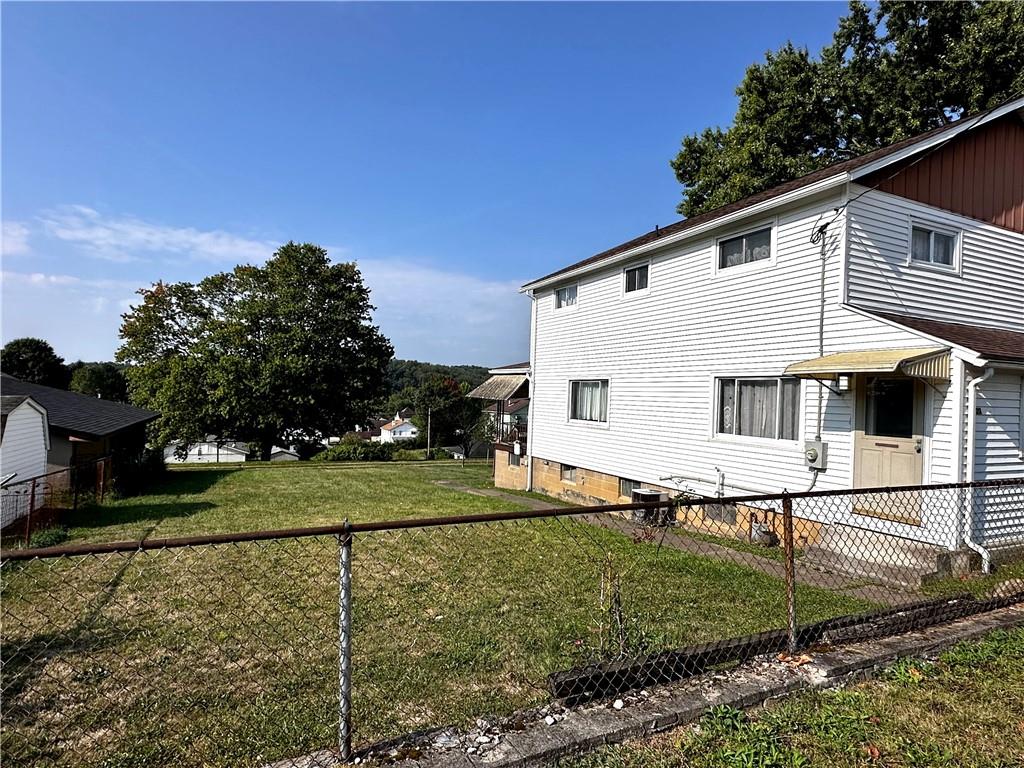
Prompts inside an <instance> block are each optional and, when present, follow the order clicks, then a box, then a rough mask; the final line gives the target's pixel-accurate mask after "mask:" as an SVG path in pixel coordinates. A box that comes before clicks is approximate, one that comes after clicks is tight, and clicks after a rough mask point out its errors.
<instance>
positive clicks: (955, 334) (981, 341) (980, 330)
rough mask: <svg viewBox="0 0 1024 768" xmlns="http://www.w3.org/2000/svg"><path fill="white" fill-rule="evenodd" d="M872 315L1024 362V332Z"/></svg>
mask: <svg viewBox="0 0 1024 768" xmlns="http://www.w3.org/2000/svg"><path fill="white" fill-rule="evenodd" d="M871 314H873V315H875V316H877V317H880V318H882V319H883V320H888V321H889V322H892V323H897V324H899V325H902V326H904V327H905V328H909V329H910V330H912V331H920V332H921V333H926V334H928V335H929V336H934V337H935V338H938V339H942V340H944V341H948V342H949V343H950V344H955V345H956V346H958V347H966V348H967V349H970V350H973V351H975V352H977V353H978V355H980V356H981V357H984V358H985V359H986V360H998V361H1005V362H1024V333H1020V332H1019V331H1008V330H1005V329H1003V328H986V327H984V326H980V325H963V324H961V323H947V322H944V321H941V320H929V319H928V318H925V317H912V316H910V315H894V314H891V313H889V312H871Z"/></svg>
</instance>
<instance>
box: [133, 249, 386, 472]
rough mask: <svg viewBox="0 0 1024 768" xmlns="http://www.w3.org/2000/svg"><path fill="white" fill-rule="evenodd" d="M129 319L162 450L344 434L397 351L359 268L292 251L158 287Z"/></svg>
mask: <svg viewBox="0 0 1024 768" xmlns="http://www.w3.org/2000/svg"><path fill="white" fill-rule="evenodd" d="M140 294H141V296H142V303H141V304H140V305H139V306H137V307H133V308H132V309H131V311H130V312H128V313H127V314H125V315H124V316H123V322H122V325H121V338H122V345H121V347H120V349H119V350H118V353H117V359H118V361H120V362H122V363H128V364H129V367H128V369H127V376H128V384H129V389H130V392H131V395H132V400H133V401H134V402H136V403H138V404H139V405H142V406H145V407H148V408H152V409H154V410H157V411H159V412H160V413H161V417H160V419H159V420H158V421H157V423H156V437H157V440H158V442H159V443H160V444H162V445H166V444H167V443H169V442H171V441H182V442H184V443H186V444H187V443H194V442H197V441H199V440H202V439H203V438H204V437H205V436H206V435H207V434H216V435H219V436H222V437H225V438H231V439H234V440H244V441H247V442H250V443H253V444H255V445H258V446H259V449H260V455H261V457H262V458H264V459H266V458H268V457H269V455H270V449H271V446H272V445H273V444H274V443H283V444H289V443H291V442H292V441H294V440H296V439H302V438H304V437H309V436H311V435H315V434H323V435H332V434H342V433H344V432H345V431H347V430H349V429H351V428H352V426H353V425H354V424H355V423H356V422H358V421H362V420H363V419H365V418H366V417H367V415H368V413H367V411H368V409H369V405H368V404H369V403H370V402H371V401H372V400H373V399H375V398H379V397H380V395H381V393H382V391H383V389H382V388H383V386H384V376H385V371H386V369H387V364H388V361H389V360H390V359H391V356H392V347H391V343H390V342H389V341H388V340H387V339H386V338H385V337H384V336H383V335H382V334H381V333H380V331H379V330H378V328H377V327H376V326H374V325H372V323H371V321H370V313H371V311H372V309H373V307H372V306H371V305H370V292H369V289H368V288H367V287H366V286H365V285H364V284H363V280H362V276H361V275H360V273H359V270H358V269H357V268H356V265H355V264H352V263H341V264H332V263H331V262H330V260H329V259H328V257H327V252H326V251H325V250H324V249H323V248H320V247H319V246H316V245H312V244H308V243H307V244H302V245H300V244H297V243H288V244H287V245H284V246H282V247H281V248H280V249H279V250H278V251H277V252H276V253H275V254H274V256H273V257H272V258H271V259H270V260H269V261H268V262H267V263H266V264H265V265H264V266H262V267H256V266H250V265H242V266H238V267H235V269H234V270H232V271H231V272H224V273H220V274H216V275H212V276H210V277H208V278H206V279H204V280H202V281H200V282H199V283H196V284H193V283H173V284H165V283H157V284H156V285H154V286H153V287H152V288H148V289H144V290H142V291H140Z"/></svg>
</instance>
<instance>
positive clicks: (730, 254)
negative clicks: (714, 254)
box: [718, 227, 772, 269]
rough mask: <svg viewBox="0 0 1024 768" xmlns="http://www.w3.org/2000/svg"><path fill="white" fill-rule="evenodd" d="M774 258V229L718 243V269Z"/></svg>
mask: <svg viewBox="0 0 1024 768" xmlns="http://www.w3.org/2000/svg"><path fill="white" fill-rule="evenodd" d="M771 257H772V228H771V227H765V228H764V229H758V230H756V231H754V232H748V233H746V234H745V235H739V236H738V237H730V238H728V239H727V240H720V241H719V242H718V268H719V269H725V268H726V267H737V266H739V265H740V264H750V263H751V262H754V261H764V260H765V259H770V258H771Z"/></svg>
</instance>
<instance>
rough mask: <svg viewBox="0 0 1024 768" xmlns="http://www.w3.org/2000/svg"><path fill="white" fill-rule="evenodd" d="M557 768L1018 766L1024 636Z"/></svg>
mask: <svg viewBox="0 0 1024 768" xmlns="http://www.w3.org/2000/svg"><path fill="white" fill-rule="evenodd" d="M559 765H560V766H561V767H562V768H640V766H643V767H644V768H670V767H673V768H674V767H675V766H680V767H681V766H688V767H689V766H692V767H693V768H733V767H734V766H749V768H789V767H792V768H801V767H803V766H807V767H808V768H810V767H811V766H822V767H823V768H854V767H855V766H866V765H878V766H900V767H903V766H905V767H906V768H953V767H954V766H956V767H958V768H967V767H968V766H970V767H971V768H1008V767H1009V766H1019V765H1024V629H1018V630H1014V631H1012V632H1004V631H1000V632H996V633H993V634H991V635H989V636H988V637H987V638H985V639H983V640H981V641H975V642H968V643H962V644H960V645H958V646H956V647H954V648H952V649H951V650H949V651H948V652H946V653H944V654H942V656H941V657H940V658H939V659H938V660H937V661H936V662H934V663H929V662H924V661H920V660H915V659H905V660H903V661H901V662H899V663H898V664H896V665H895V666H894V667H893V668H891V669H890V670H888V671H887V672H885V673H883V674H882V675H881V676H880V677H879V678H878V679H876V680H874V681H871V682H866V683H862V684H860V685H855V686H852V687H849V688H843V689H836V690H830V691H823V692H817V693H805V694H801V695H797V696H794V697H792V698H789V699H785V700H783V701H782V702H781V703H778V704H776V705H775V706H772V707H771V708H769V709H767V710H764V711H761V712H759V713H757V714H755V715H750V716H748V715H746V714H744V713H742V712H739V711H737V710H734V709H726V708H722V709H718V710H715V711H712V712H711V713H709V714H708V715H707V716H705V717H704V719H703V720H702V721H701V723H700V724H699V725H698V726H697V727H689V728H683V729H680V730H676V731H673V732H670V733H666V734H663V735H659V736H657V737H655V738H652V739H646V740H643V741H636V742H631V743H628V744H624V745H622V746H618V747H613V748H608V749H605V750H602V751H600V752H597V753H594V754H591V755H588V756H585V757H580V758H574V759H570V760H564V761H562V762H561V763H560V764H559Z"/></svg>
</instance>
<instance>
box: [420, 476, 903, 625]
mask: <svg viewBox="0 0 1024 768" xmlns="http://www.w3.org/2000/svg"><path fill="white" fill-rule="evenodd" d="M434 484H435V485H440V486H443V487H445V488H451V489H452V490H453V491H462V492H463V493H471V494H473V495H474V496H485V497H488V498H492V499H500V500H501V501H507V502H511V503H513V504H520V505H522V506H524V507H526V508H527V509H532V510H540V509H551V508H552V507H557V506H561V504H560V503H559V502H558V501H556V500H554V499H552V500H550V501H549V500H547V499H535V498H532V497H530V496H520V495H518V494H514V493H506V492H504V491H499V490H497V489H495V488H471V487H469V486H468V485H463V484H462V483H457V482H454V481H452V480H435V481H434ZM576 519H578V520H582V521H584V522H587V523H590V524H592V525H597V526H600V527H602V528H607V529H609V530H613V531H617V532H619V533H624V534H626V535H634V534H639V533H641V532H645V531H647V530H649V529H648V528H646V527H645V526H643V525H640V524H638V523H634V522H633V521H632V520H630V519H629V518H628V517H618V516H616V515H611V514H593V515H579V516H577V518H576ZM658 530H659V536H660V535H662V534H661V533H660V532H661V531H664V534H663V537H662V538H661V539H660V541H659V543H660V544H661V545H662V546H666V547H671V548H672V549H676V550H679V551H680V552H687V553H689V554H692V555H699V556H700V557H709V558H712V559H714V560H721V561H723V562H729V563H737V564H739V565H745V566H747V567H748V568H753V569H754V570H756V571H760V572H761V573H763V574H765V575H767V576H772V577H774V578H777V579H780V580H782V581H785V580H786V568H785V564H784V563H783V562H782V560H776V559H774V558H770V557H762V556H761V555H756V554H754V553H752V552H744V551H743V550H739V549H733V548H732V547H728V546H725V545H723V544H716V543H714V542H711V541H707V540H705V539H700V538H697V537H696V536H690V535H688V531H687V529H686V528H682V527H679V528H664V529H658ZM796 583H797V585H798V586H811V587H818V588H820V589H827V590H830V591H832V592H837V593H839V594H842V595H846V596H848V597H855V598H859V599H861V600H867V601H869V602H872V603H879V604H881V605H885V606H896V605H903V604H905V603H913V602H916V601H918V600H920V599H921V595H920V594H918V593H916V592H912V591H909V590H900V589H896V588H893V587H889V586H886V585H883V584H879V583H877V582H874V581H871V580H870V579H866V578H864V577H857V576H849V575H845V574H841V573H836V572H834V571H823V570H820V569H817V568H813V567H810V566H807V565H805V564H804V563H801V562H800V561H799V560H797V564H796Z"/></svg>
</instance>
